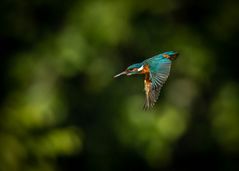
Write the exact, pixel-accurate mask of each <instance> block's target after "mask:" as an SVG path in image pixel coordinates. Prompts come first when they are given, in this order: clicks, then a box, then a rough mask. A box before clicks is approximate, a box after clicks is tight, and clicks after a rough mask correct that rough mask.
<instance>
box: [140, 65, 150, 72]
mask: <svg viewBox="0 0 239 171" xmlns="http://www.w3.org/2000/svg"><path fill="white" fill-rule="evenodd" d="M146 73H149V65H144V68H143V69H142V71H141V74H146Z"/></svg>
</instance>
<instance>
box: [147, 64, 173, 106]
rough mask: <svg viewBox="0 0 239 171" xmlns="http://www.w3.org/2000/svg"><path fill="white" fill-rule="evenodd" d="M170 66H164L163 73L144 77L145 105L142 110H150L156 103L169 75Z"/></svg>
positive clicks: (150, 73) (152, 73)
mask: <svg viewBox="0 0 239 171" xmlns="http://www.w3.org/2000/svg"><path fill="white" fill-rule="evenodd" d="M170 66H171V65H170V64H166V65H164V67H165V68H167V69H165V70H164V72H159V73H154V72H149V73H148V74H146V75H145V80H144V88H145V94H146V98H145V104H144V109H145V110H147V109H149V108H152V107H153V106H154V104H155V102H156V101H157V99H158V97H159V94H160V90H161V88H162V87H163V85H164V83H165V82H166V81H167V79H168V76H169V73H170Z"/></svg>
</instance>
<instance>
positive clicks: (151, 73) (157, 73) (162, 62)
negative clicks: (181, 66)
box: [115, 51, 178, 109]
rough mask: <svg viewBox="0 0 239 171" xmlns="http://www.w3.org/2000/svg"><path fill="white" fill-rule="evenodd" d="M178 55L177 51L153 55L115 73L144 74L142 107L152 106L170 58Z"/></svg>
mask: <svg viewBox="0 0 239 171" xmlns="http://www.w3.org/2000/svg"><path fill="white" fill-rule="evenodd" d="M177 56H178V53H177V52H174V51H169V52H164V53H162V54H159V55H156V56H153V57H151V58H148V59H146V60H144V61H143V62H141V63H136V64H133V65H130V66H129V67H128V68H127V69H126V70H125V71H124V72H122V73H120V74H118V75H116V76H115V77H118V76H120V75H123V74H125V75H128V76H129V75H134V74H145V79H144V89H145V94H146V99H145V104H144V108H145V109H148V108H151V107H153V105H154V104H155V102H156V101H157V99H158V96H159V93H160V90H161V88H162V86H163V84H164V83H165V81H166V80H167V78H168V76H169V73H170V68H171V63H172V60H174V59H175V58H176V57H177Z"/></svg>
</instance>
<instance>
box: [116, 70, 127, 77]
mask: <svg viewBox="0 0 239 171" xmlns="http://www.w3.org/2000/svg"><path fill="white" fill-rule="evenodd" d="M125 74H127V72H126V71H123V72H121V73H119V74H117V75H115V76H114V78H116V77H119V76H121V75H125Z"/></svg>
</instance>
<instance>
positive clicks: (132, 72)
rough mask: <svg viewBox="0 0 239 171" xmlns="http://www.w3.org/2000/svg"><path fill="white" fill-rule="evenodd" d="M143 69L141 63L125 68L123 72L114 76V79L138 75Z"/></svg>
mask: <svg viewBox="0 0 239 171" xmlns="http://www.w3.org/2000/svg"><path fill="white" fill-rule="evenodd" d="M143 68H144V66H143V64H141V63H137V64H133V65H130V66H129V67H128V68H126V70H125V71H123V72H121V73H119V74H117V75H115V76H114V78H116V77H118V76H121V75H127V76H130V75H135V74H140V73H141V71H142V70H143Z"/></svg>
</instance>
